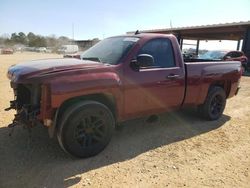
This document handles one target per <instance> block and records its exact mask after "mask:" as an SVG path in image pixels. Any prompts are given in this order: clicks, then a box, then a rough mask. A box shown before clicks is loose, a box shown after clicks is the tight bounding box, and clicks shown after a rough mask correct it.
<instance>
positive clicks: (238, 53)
mask: <svg viewBox="0 0 250 188" xmlns="http://www.w3.org/2000/svg"><path fill="white" fill-rule="evenodd" d="M240 56H242V54H241V53H240V52H234V57H240Z"/></svg>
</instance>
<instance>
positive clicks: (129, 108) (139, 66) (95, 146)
mask: <svg viewBox="0 0 250 188" xmlns="http://www.w3.org/2000/svg"><path fill="white" fill-rule="evenodd" d="M241 74H242V70H241V63H240V62H232V61H230V62H192V63H190V62H189V63H184V62H183V59H182V55H181V51H180V48H179V44H178V42H177V40H176V38H175V37H174V36H173V35H163V34H135V35H125V36H117V37H110V38H107V39H104V40H102V41H101V42H99V43H98V44H96V45H95V46H93V47H92V48H90V49H89V50H87V51H85V52H84V53H83V54H82V55H81V60H77V59H47V60H37V61H31V62H27V63H22V64H18V65H14V66H12V67H10V68H9V70H8V78H9V79H10V80H11V87H12V88H13V89H14V95H15V99H14V100H13V101H11V105H10V107H9V108H8V109H6V110H10V109H15V110H16V111H17V113H16V115H15V118H14V120H13V123H12V124H10V127H13V126H15V125H16V124H23V125H25V126H29V127H30V126H34V125H36V124H41V125H44V126H46V127H48V130H49V134H50V136H53V135H54V134H55V133H56V134H57V138H58V141H59V144H60V146H61V147H62V149H64V150H65V151H66V152H68V153H70V154H72V155H74V156H77V157H90V156H93V155H96V154H98V153H99V152H101V151H102V150H103V149H104V148H105V147H106V145H107V144H108V143H109V141H110V139H111V136H112V132H113V130H114V128H115V125H116V124H117V122H121V121H124V120H128V119H132V118H137V117H141V116H150V115H154V114H158V113H162V112H165V111H170V110H174V109H179V108H180V107H183V106H197V107H198V112H199V114H200V115H201V116H202V117H204V118H205V119H207V120H217V119H218V118H220V117H221V115H222V113H223V110H224V108H225V105H226V99H227V98H230V97H233V96H234V95H236V94H237V92H238V90H239V82H240V78H241Z"/></svg>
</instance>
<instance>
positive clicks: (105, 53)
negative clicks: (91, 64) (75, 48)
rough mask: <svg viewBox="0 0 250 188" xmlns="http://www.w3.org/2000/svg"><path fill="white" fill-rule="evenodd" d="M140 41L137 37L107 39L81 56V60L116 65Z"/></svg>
mask: <svg viewBox="0 0 250 188" xmlns="http://www.w3.org/2000/svg"><path fill="white" fill-rule="evenodd" d="M138 40H139V38H137V37H112V38H107V39H104V40H102V41H100V42H99V43H97V44H96V45H95V46H93V47H91V48H90V49H88V50H86V51H85V52H84V53H83V54H82V55H81V59H89V60H92V61H99V62H102V63H108V64H112V65H115V64H118V62H119V60H120V59H121V58H122V57H123V56H124V55H126V54H127V52H128V51H129V50H130V49H131V48H132V47H133V46H134V44H135V43H136V42H137V41H138Z"/></svg>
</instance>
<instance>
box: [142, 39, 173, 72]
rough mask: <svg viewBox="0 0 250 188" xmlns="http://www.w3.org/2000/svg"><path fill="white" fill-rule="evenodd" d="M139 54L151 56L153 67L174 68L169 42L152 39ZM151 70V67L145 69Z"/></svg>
mask: <svg viewBox="0 0 250 188" xmlns="http://www.w3.org/2000/svg"><path fill="white" fill-rule="evenodd" d="M139 54H149V55H151V56H153V58H154V62H155V65H154V66H153V67H162V68H165V67H174V66H175V61H174V54H173V49H172V45H171V42H170V40H168V39H164V38H161V39H153V40H150V41H149V42H147V43H146V44H145V45H144V46H143V47H142V48H141V49H140V51H139V53H138V55H139ZM145 68H151V67H145Z"/></svg>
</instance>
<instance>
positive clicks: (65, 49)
mask: <svg viewBox="0 0 250 188" xmlns="http://www.w3.org/2000/svg"><path fill="white" fill-rule="evenodd" d="M78 50H79V48H78V46H77V45H71V44H69V45H62V47H61V48H59V49H58V53H60V54H73V53H77V52H78Z"/></svg>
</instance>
